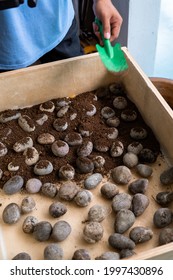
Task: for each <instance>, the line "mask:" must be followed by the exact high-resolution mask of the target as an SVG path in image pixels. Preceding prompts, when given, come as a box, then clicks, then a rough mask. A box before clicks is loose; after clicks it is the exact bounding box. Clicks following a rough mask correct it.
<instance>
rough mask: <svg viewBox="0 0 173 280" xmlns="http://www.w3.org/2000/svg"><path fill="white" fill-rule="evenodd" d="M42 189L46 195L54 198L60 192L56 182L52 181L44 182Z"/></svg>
mask: <svg viewBox="0 0 173 280" xmlns="http://www.w3.org/2000/svg"><path fill="white" fill-rule="evenodd" d="M41 191H42V193H43V194H44V195H46V196H48V197H52V198H53V197H55V196H56V195H57V193H58V190H57V186H56V184H53V183H50V182H47V183H44V184H43V185H42V187H41Z"/></svg>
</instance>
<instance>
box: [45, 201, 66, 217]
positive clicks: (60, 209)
mask: <svg viewBox="0 0 173 280" xmlns="http://www.w3.org/2000/svg"><path fill="white" fill-rule="evenodd" d="M66 212H67V207H66V205H65V204H63V203H61V202H59V201H58V202H53V203H52V204H51V205H50V206H49V214H50V215H51V216H52V217H53V218H59V217H61V216H63V215H64V214H65V213H66Z"/></svg>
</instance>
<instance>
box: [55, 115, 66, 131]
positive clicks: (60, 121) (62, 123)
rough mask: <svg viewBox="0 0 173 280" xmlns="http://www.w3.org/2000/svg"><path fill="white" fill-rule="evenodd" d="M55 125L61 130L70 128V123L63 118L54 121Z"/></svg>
mask: <svg viewBox="0 0 173 280" xmlns="http://www.w3.org/2000/svg"><path fill="white" fill-rule="evenodd" d="M53 127H54V128H55V129H56V130H57V131H59V132H61V131H65V130H66V129H67V128H68V123H67V121H66V120H65V119H63V118H57V119H55V120H54V122H53Z"/></svg>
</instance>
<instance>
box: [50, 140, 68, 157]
mask: <svg viewBox="0 0 173 280" xmlns="http://www.w3.org/2000/svg"><path fill="white" fill-rule="evenodd" d="M51 150H52V152H53V154H54V155H55V156H57V157H64V156H66V155H67V154H68V152H69V145H68V144H67V142H65V141H62V140H56V141H55V142H54V143H53V144H52V145H51Z"/></svg>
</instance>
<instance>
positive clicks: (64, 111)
mask: <svg viewBox="0 0 173 280" xmlns="http://www.w3.org/2000/svg"><path fill="white" fill-rule="evenodd" d="M69 108H70V106H68V105H66V106H63V107H61V108H60V109H59V110H58V112H57V117H58V118H62V117H64V116H65V115H66V114H67V112H68V110H69Z"/></svg>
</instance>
